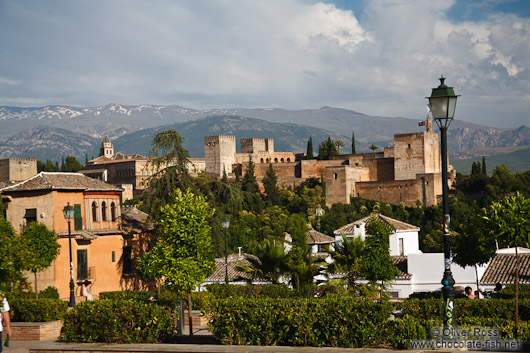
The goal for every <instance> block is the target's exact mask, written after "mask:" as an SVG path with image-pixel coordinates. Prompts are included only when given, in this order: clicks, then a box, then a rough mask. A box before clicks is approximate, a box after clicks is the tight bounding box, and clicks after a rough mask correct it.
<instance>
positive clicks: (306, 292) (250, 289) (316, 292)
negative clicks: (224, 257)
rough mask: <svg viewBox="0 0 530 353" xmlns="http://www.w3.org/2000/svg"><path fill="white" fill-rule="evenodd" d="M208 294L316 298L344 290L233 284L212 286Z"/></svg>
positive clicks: (337, 288) (218, 295)
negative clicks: (296, 288) (295, 288)
mask: <svg viewBox="0 0 530 353" xmlns="http://www.w3.org/2000/svg"><path fill="white" fill-rule="evenodd" d="M206 289H207V291H208V292H210V293H212V294H213V295H214V296H215V297H216V298H230V297H244V298H251V297H257V296H259V297H265V298H314V297H325V296H327V295H336V294H341V293H343V292H344V290H343V289H342V288H341V287H339V286H333V285H322V286H316V285H311V286H305V287H302V288H300V292H297V291H295V290H293V289H291V288H289V287H288V286H286V285H284V284H263V285H233V284H224V283H223V284H210V285H208V286H206Z"/></svg>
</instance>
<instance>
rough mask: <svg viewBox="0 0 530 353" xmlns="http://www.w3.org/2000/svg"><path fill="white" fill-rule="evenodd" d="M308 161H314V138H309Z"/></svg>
mask: <svg viewBox="0 0 530 353" xmlns="http://www.w3.org/2000/svg"><path fill="white" fill-rule="evenodd" d="M306 159H313V138H312V137H311V136H309V141H308V142H307V152H306Z"/></svg>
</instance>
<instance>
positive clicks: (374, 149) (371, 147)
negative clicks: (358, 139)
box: [370, 144, 379, 152]
mask: <svg viewBox="0 0 530 353" xmlns="http://www.w3.org/2000/svg"><path fill="white" fill-rule="evenodd" d="M378 148H379V147H377V146H376V145H374V144H372V145H371V146H370V149H371V150H372V152H375V151H376V150H377V149H378Z"/></svg>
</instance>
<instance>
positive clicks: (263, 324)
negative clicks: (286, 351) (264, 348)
mask: <svg viewBox="0 0 530 353" xmlns="http://www.w3.org/2000/svg"><path fill="white" fill-rule="evenodd" d="M390 313H391V306H390V304H389V302H388V301H382V302H372V301H370V300H367V299H361V300H356V299H351V298H339V297H328V298H325V299H270V298H258V297H256V298H241V297H236V298H229V299H217V300H213V301H212V304H211V306H210V311H209V319H210V330H211V331H212V333H213V334H214V336H215V337H216V338H218V339H219V340H221V341H222V342H223V343H224V344H243V345H293V346H315V347H320V346H332V347H365V346H374V345H379V344H381V343H382V342H383V341H384V335H385V326H386V324H387V321H388V318H389V316H390Z"/></svg>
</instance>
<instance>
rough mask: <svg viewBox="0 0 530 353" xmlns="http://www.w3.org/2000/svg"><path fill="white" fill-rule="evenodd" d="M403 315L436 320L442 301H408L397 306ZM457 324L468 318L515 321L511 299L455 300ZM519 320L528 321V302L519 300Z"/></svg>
mask: <svg viewBox="0 0 530 353" xmlns="http://www.w3.org/2000/svg"><path fill="white" fill-rule="evenodd" d="M399 308H401V310H402V314H403V315H407V314H408V315H411V316H414V317H416V318H419V319H422V320H426V321H429V320H437V319H439V318H441V317H442V313H443V301H442V299H436V298H433V299H409V300H406V301H404V302H403V303H401V304H400V305H399ZM455 311H456V319H457V323H459V322H460V321H463V320H465V319H466V318H468V317H479V318H488V319H495V320H515V301H514V300H513V299H487V300H476V299H465V298H462V299H460V298H458V299H455ZM519 319H520V320H522V321H528V320H530V300H528V299H524V300H519Z"/></svg>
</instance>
